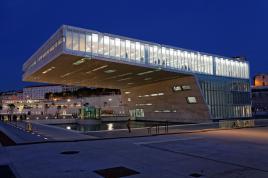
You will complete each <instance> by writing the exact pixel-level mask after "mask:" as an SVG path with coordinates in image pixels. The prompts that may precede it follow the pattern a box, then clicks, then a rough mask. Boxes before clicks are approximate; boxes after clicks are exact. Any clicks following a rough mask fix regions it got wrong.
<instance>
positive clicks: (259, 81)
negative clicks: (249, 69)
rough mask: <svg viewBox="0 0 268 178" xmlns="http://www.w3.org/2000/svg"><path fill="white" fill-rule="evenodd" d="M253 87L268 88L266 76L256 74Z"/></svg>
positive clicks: (267, 75)
mask: <svg viewBox="0 0 268 178" xmlns="http://www.w3.org/2000/svg"><path fill="white" fill-rule="evenodd" d="M254 86H255V87H261V86H268V74H258V75H255V76H254Z"/></svg>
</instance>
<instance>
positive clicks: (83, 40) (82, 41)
mask: <svg viewBox="0 0 268 178" xmlns="http://www.w3.org/2000/svg"><path fill="white" fill-rule="evenodd" d="M79 36H80V38H79V46H80V49H79V50H80V51H83V52H85V50H86V49H85V48H86V36H85V34H80V35H79Z"/></svg>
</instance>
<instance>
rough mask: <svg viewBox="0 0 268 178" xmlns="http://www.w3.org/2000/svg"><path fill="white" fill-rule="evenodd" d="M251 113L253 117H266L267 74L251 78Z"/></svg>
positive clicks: (267, 103)
mask: <svg viewBox="0 0 268 178" xmlns="http://www.w3.org/2000/svg"><path fill="white" fill-rule="evenodd" d="M253 80H254V81H253V83H254V86H253V87H252V111H253V113H252V114H253V116H255V117H267V116H268V74H258V75H255V76H254V78H253Z"/></svg>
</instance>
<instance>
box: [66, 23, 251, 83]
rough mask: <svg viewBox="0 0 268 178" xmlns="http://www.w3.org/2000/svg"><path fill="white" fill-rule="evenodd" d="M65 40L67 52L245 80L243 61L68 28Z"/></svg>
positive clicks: (244, 63) (247, 76) (246, 73)
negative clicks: (78, 52)
mask: <svg viewBox="0 0 268 178" xmlns="http://www.w3.org/2000/svg"><path fill="white" fill-rule="evenodd" d="M65 38H66V48H67V50H74V51H81V52H86V53H89V54H88V55H96V56H103V57H108V58H112V59H117V60H126V61H130V62H136V63H142V64H148V65H153V66H157V67H161V68H169V69H174V70H178V71H186V72H193V73H198V74H208V75H217V76H225V77H233V78H243V79H248V78H249V67H248V63H247V62H246V61H243V60H237V59H232V58H226V57H218V56H215V55H210V54H205V53H200V52H196V51H189V50H185V49H179V48H174V47H167V46H164V45H159V44H152V43H149V42H143V41H138V40H134V39H129V38H124V37H118V36H115V35H107V34H105V35H104V34H102V33H94V32H90V31H78V30H76V29H69V28H68V30H67V31H66V37H65ZM85 49H86V50H85Z"/></svg>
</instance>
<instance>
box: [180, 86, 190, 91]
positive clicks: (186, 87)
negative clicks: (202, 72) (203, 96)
mask: <svg viewBox="0 0 268 178" xmlns="http://www.w3.org/2000/svg"><path fill="white" fill-rule="evenodd" d="M181 88H182V90H191V86H190V85H183V86H181Z"/></svg>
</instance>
